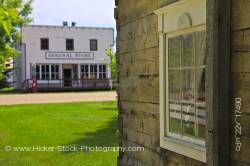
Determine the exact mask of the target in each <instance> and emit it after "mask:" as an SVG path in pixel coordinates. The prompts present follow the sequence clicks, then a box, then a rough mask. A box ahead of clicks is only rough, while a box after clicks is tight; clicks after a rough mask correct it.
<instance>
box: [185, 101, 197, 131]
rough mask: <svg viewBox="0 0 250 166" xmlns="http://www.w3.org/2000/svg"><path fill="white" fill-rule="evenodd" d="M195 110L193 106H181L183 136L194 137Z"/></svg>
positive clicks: (186, 104)
mask: <svg viewBox="0 0 250 166" xmlns="http://www.w3.org/2000/svg"><path fill="white" fill-rule="evenodd" d="M195 121H196V119H195V108H194V105H193V104H189V103H183V104H182V125H183V126H182V127H183V134H184V135H188V136H195Z"/></svg>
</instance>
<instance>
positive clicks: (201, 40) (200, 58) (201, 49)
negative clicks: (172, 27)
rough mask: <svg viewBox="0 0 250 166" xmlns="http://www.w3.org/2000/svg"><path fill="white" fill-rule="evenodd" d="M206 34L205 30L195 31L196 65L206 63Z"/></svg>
mask: <svg viewBox="0 0 250 166" xmlns="http://www.w3.org/2000/svg"><path fill="white" fill-rule="evenodd" d="M205 40H206V36H205V31H201V32H196V33H195V54H196V66H202V65H205V63H206V58H205V57H206V41H205Z"/></svg>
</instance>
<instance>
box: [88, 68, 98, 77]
mask: <svg viewBox="0 0 250 166" xmlns="http://www.w3.org/2000/svg"><path fill="white" fill-rule="evenodd" d="M90 79H97V65H90Z"/></svg>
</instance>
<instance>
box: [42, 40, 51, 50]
mask: <svg viewBox="0 0 250 166" xmlns="http://www.w3.org/2000/svg"><path fill="white" fill-rule="evenodd" d="M44 40H46V41H47V44H46V45H47V47H46V48H43V46H44V45H43V41H44ZM40 50H49V38H40Z"/></svg>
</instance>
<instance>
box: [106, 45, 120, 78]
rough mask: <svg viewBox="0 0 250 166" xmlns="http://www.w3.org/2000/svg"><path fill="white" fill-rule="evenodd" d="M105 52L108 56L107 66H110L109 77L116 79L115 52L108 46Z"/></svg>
mask: <svg viewBox="0 0 250 166" xmlns="http://www.w3.org/2000/svg"><path fill="white" fill-rule="evenodd" d="M106 54H107V55H108V57H109V58H110V64H109V67H110V68H111V78H112V79H113V80H116V77H117V64H116V53H115V52H114V51H113V50H112V49H111V48H108V49H107V51H106Z"/></svg>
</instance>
